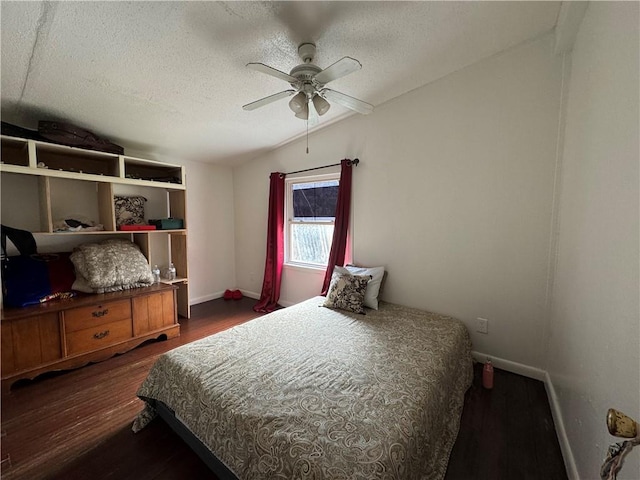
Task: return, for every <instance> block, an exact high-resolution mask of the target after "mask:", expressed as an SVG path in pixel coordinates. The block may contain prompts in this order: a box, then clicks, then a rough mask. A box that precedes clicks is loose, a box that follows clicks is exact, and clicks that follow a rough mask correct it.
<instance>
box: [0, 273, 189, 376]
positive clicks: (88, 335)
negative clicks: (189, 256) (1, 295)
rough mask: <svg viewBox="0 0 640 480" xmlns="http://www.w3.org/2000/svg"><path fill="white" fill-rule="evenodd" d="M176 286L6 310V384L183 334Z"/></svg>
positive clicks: (4, 336)
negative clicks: (143, 343) (151, 340)
mask: <svg viewBox="0 0 640 480" xmlns="http://www.w3.org/2000/svg"><path fill="white" fill-rule="evenodd" d="M177 289H178V288H177V287H176V286H173V285H165V284H160V285H154V286H151V287H147V288H136V289H132V290H125V291H122V292H114V293H105V294H100V295H82V296H79V297H75V298H72V299H69V300H60V301H54V302H50V303H45V304H41V305H35V306H31V307H25V308H12V309H4V310H3V311H2V323H1V327H2V331H1V332H0V334H1V338H2V351H1V355H2V365H1V370H2V385H3V388H9V387H10V386H11V384H13V382H15V381H16V380H19V379H23V378H34V377H36V376H37V375H40V374H41V373H45V372H49V371H54V370H67V369H71V368H77V367H80V366H83V365H86V364H88V363H90V362H99V361H102V360H106V359H107V358H109V357H112V356H113V355H115V354H117V353H124V352H126V351H128V350H131V349H132V348H134V347H136V346H137V345H140V344H141V343H142V342H144V341H146V340H149V339H153V338H173V337H177V336H179V335H180V325H179V324H178V316H177V310H176V308H177V307H176V290H177Z"/></svg>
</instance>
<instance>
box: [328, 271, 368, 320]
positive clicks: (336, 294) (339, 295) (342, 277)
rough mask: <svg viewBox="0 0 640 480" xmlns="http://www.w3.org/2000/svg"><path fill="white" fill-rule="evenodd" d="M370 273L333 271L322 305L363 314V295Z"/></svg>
mask: <svg viewBox="0 0 640 480" xmlns="http://www.w3.org/2000/svg"><path fill="white" fill-rule="evenodd" d="M369 280H371V275H350V274H344V273H335V272H334V274H333V275H332V276H331V283H330V284H329V291H328V293H327V298H326V300H325V301H324V303H323V305H324V306H325V307H329V308H339V309H341V310H347V311H349V312H354V313H362V314H364V313H365V312H364V295H365V292H366V291H367V283H369Z"/></svg>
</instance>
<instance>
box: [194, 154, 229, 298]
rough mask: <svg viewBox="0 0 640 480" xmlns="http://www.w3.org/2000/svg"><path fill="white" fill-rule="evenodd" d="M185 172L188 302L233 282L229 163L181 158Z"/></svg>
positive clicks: (218, 291)
mask: <svg viewBox="0 0 640 480" xmlns="http://www.w3.org/2000/svg"><path fill="white" fill-rule="evenodd" d="M182 163H183V165H185V167H186V172H187V221H188V224H187V229H188V235H189V236H188V237H187V248H188V250H189V296H190V302H191V304H192V305H193V304H196V303H201V302H205V301H207V300H211V299H213V298H218V297H220V296H221V295H222V294H223V292H224V291H225V290H226V289H227V288H233V287H234V285H235V284H236V277H235V246H234V208H233V178H232V170H231V167H225V166H217V165H209V164H206V163H198V162H182Z"/></svg>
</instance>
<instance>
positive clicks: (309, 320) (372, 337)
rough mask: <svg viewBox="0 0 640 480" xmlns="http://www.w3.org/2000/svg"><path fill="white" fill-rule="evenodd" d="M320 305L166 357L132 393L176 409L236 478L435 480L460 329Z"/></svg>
mask: <svg viewBox="0 0 640 480" xmlns="http://www.w3.org/2000/svg"><path fill="white" fill-rule="evenodd" d="M323 301H324V297H316V298H313V299H310V300H307V301H305V302H302V303H300V304H298V305H294V306H292V307H289V308H286V309H283V310H279V311H276V312H274V313H271V314H269V315H266V316H264V317H260V318H258V319H255V320H252V321H250V322H248V323H245V324H243V325H240V326H237V327H234V328H232V329H230V330H227V331H224V332H221V333H218V334H216V335H212V336H210V337H207V338H204V339H202V340H199V341H196V342H193V343H190V344H187V345H184V346H182V347H179V348H177V349H175V350H172V351H170V352H167V353H166V354H164V355H162V356H161V357H160V358H159V359H158V361H157V363H156V364H155V365H154V366H153V368H152V369H151V371H150V373H149V376H148V378H147V379H146V380H145V381H144V383H143V384H142V386H141V387H140V390H139V391H138V395H139V396H140V397H141V398H143V399H150V398H152V399H156V400H160V401H162V402H164V403H165V404H166V405H168V406H169V407H170V408H171V409H173V410H174V411H175V412H176V416H177V417H178V418H179V419H180V420H182V422H183V423H185V424H186V425H187V426H188V427H189V429H190V430H191V431H192V432H193V433H195V434H196V436H197V437H198V438H200V440H201V441H202V442H203V443H204V444H205V445H206V446H208V447H209V449H210V450H211V451H212V452H213V453H214V454H215V455H216V456H217V457H218V459H220V460H221V461H222V462H223V463H224V464H225V465H227V467H229V469H230V470H232V471H233V472H234V473H235V475H236V476H237V477H238V478H239V479H242V480H248V479H267V478H268V479H276V478H277V479H332V480H333V479H361V480H371V479H412V480H413V479H441V478H443V477H444V474H445V472H446V469H447V463H448V459H449V454H450V452H451V448H452V447H453V444H454V442H455V438H456V436H457V432H458V427H459V421H460V415H461V413H462V406H463V402H464V393H465V391H466V390H467V388H468V387H469V385H470V384H471V378H472V361H471V342H470V339H469V334H468V332H467V329H466V327H465V326H464V325H463V324H462V323H461V322H460V321H458V320H455V319H452V318H450V317H445V316H442V315H435V314H431V313H427V312H424V311H421V310H415V309H410V308H406V307H401V306H398V305H392V304H388V303H381V306H380V310H378V311H375V310H367V314H366V315H358V314H351V313H348V312H343V311H340V310H330V309H328V308H324V307H321V306H320V305H321V304H322V302H323ZM149 409H150V407H149V406H147V410H146V411H144V412H142V413H141V414H140V416H139V417H138V418H137V419H136V422H135V423H134V430H135V431H137V430H139V429H140V428H143V427H144V426H145V424H146V423H148V420H149V418H150V414H153V412H152V411H150V410H149Z"/></svg>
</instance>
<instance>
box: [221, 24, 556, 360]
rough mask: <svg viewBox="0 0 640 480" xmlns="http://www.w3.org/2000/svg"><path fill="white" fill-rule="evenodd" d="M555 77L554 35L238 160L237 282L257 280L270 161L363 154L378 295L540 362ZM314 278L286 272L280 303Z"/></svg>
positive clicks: (364, 207)
mask: <svg viewBox="0 0 640 480" xmlns="http://www.w3.org/2000/svg"><path fill="white" fill-rule="evenodd" d="M361 74H362V75H364V72H362V73H361ZM560 86H561V59H560V58H558V57H556V56H554V54H553V38H552V36H551V35H548V36H545V37H543V38H541V39H538V40H537V41H533V42H530V43H527V44H524V45H521V46H519V47H516V48H514V49H511V50H509V51H507V52H505V53H503V54H501V55H498V56H495V57H492V58H490V59H487V60H485V61H482V62H479V63H477V64H475V65H472V66H470V67H467V68H465V69H463V70H460V71H458V72H456V73H454V74H452V75H449V76H447V77H445V78H443V79H441V80H439V81H436V82H433V83H431V84H429V85H426V86H424V87H422V88H419V89H417V90H414V91H413V92H410V93H408V94H406V95H403V96H401V97H399V98H397V99H395V100H393V101H390V102H388V103H387V104H384V105H381V106H379V107H378V108H377V109H376V111H375V112H374V113H373V114H371V115H369V116H366V117H364V116H359V115H357V116H353V117H350V118H348V119H347V120H345V121H342V122H340V123H339V124H336V125H333V126H330V127H328V128H326V129H323V130H321V131H319V132H318V133H316V134H314V135H312V136H311V138H310V139H309V145H310V154H309V155H306V154H305V145H304V140H300V141H297V142H294V143H292V144H289V145H287V146H284V147H282V148H279V149H277V150H275V151H273V152H271V153H269V154H267V155H265V156H263V157H261V158H258V159H256V160H255V161H253V162H250V163H247V164H245V165H243V166H241V167H237V168H236V169H234V198H235V209H236V212H235V219H236V275H237V280H238V285H239V286H240V287H241V288H243V289H245V290H247V291H253V292H259V291H260V288H261V284H262V272H263V269H264V259H265V236H266V214H267V198H268V175H269V172H271V171H285V172H286V171H292V170H298V169H301V168H306V167H312V166H317V165H323V164H327V163H335V162H337V161H339V160H340V159H342V158H345V157H348V158H355V157H359V158H360V159H361V161H362V163H361V164H360V166H358V167H357V169H356V171H355V172H354V186H353V227H354V231H353V251H354V261H356V262H359V263H362V264H367V265H372V266H373V265H384V266H385V267H386V268H387V270H388V273H389V275H388V279H387V283H386V287H385V292H384V299H386V300H388V301H392V302H396V303H401V304H405V305H410V306H416V307H421V308H425V309H429V310H432V311H435V312H442V313H446V314H450V315H453V316H455V317H458V318H460V319H462V320H463V321H465V322H466V323H467V325H468V326H469V327H470V330H471V332H472V338H473V342H474V348H475V349H476V350H478V351H482V352H489V353H491V354H492V355H495V356H498V357H502V358H506V359H509V360H511V361H514V362H520V363H523V364H526V365H529V366H533V367H541V366H542V365H543V363H544V360H543V358H542V352H543V350H544V349H543V342H544V335H543V330H544V329H545V328H546V318H547V312H546V307H545V305H546V302H547V298H546V295H547V293H546V286H547V275H548V264H549V261H548V260H549V253H550V251H549V248H550V247H549V245H550V242H549V239H550V233H551V232H550V229H551V212H552V197H553V195H552V191H553V179H554V169H555V160H556V152H555V148H556V139H557V133H558V111H559V108H560V90H561V88H560ZM336 88H338V85H336ZM285 107H286V106H285ZM274 108H276V107H274ZM278 108H281V106H279V107H278ZM333 108H340V107H339V106H334V107H333ZM292 121H297V120H296V119H294V118H293V116H292ZM320 282H321V278H319V276H317V275H316V276H313V275H306V274H303V273H299V272H298V271H297V270H287V271H286V272H285V276H284V278H283V285H282V297H281V300H282V301H283V303H292V302H296V301H300V300H302V299H304V298H308V297H310V296H313V295H316V294H318V292H319V285H320ZM476 317H484V318H488V319H489V321H490V332H489V335H481V334H476V332H475V328H474V325H475V324H474V322H475V319H476Z"/></svg>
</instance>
